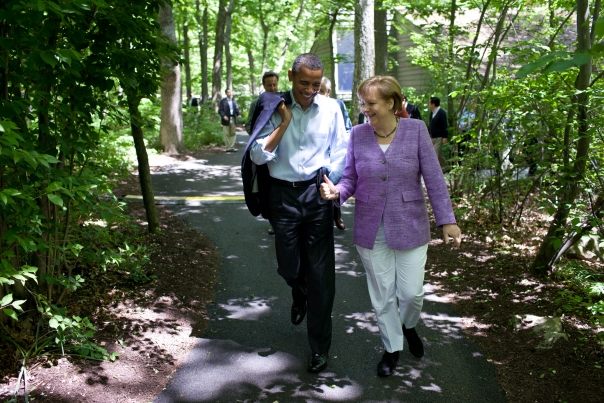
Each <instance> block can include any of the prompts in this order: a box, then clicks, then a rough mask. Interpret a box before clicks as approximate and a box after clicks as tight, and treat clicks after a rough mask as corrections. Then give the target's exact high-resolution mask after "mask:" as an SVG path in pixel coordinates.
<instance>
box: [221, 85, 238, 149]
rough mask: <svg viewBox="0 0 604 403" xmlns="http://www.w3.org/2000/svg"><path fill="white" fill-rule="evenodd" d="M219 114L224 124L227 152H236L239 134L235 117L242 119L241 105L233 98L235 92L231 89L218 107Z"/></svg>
mask: <svg viewBox="0 0 604 403" xmlns="http://www.w3.org/2000/svg"><path fill="white" fill-rule="evenodd" d="M218 113H219V114H220V117H221V119H220V121H221V123H222V135H223V137H224V146H225V148H226V152H233V151H235V138H236V137H237V132H236V129H235V123H236V122H235V117H238V118H239V119H241V114H240V113H239V105H237V101H235V98H233V91H231V89H230V88H228V89H227V90H226V97H224V98H222V99H221V100H220V104H219V105H218Z"/></svg>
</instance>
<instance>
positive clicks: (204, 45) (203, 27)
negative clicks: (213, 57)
mask: <svg viewBox="0 0 604 403" xmlns="http://www.w3.org/2000/svg"><path fill="white" fill-rule="evenodd" d="M195 19H196V20H197V29H198V30H199V31H198V38H199V59H200V62H201V99H202V100H203V101H204V102H205V101H207V100H208V5H207V3H206V1H204V4H203V13H202V12H201V9H200V4H199V0H195Z"/></svg>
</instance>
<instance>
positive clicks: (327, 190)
mask: <svg viewBox="0 0 604 403" xmlns="http://www.w3.org/2000/svg"><path fill="white" fill-rule="evenodd" d="M323 179H324V180H325V183H321V188H320V191H321V197H322V198H323V199H325V200H336V199H339V198H340V191H339V190H338V188H337V187H336V186H335V185H334V184H333V183H332V182H331V181H330V180H329V178H328V177H327V175H323Z"/></svg>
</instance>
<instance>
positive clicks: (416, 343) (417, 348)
mask: <svg viewBox="0 0 604 403" xmlns="http://www.w3.org/2000/svg"><path fill="white" fill-rule="evenodd" d="M403 334H404V335H405V338H406V339H407V343H409V351H410V352H411V354H413V355H414V356H416V357H417V358H422V357H423V356H424V344H423V343H422V339H420V338H419V336H418V335H417V332H416V331H415V328H414V327H412V328H411V329H407V328H406V327H405V325H403Z"/></svg>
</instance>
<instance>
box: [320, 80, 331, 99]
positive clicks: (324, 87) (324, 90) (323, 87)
mask: <svg viewBox="0 0 604 403" xmlns="http://www.w3.org/2000/svg"><path fill="white" fill-rule="evenodd" d="M330 92H331V88H330V89H327V85H325V83H324V82H322V83H321V88H320V89H319V94H320V95H324V96H326V97H328V96H329V93H330Z"/></svg>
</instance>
